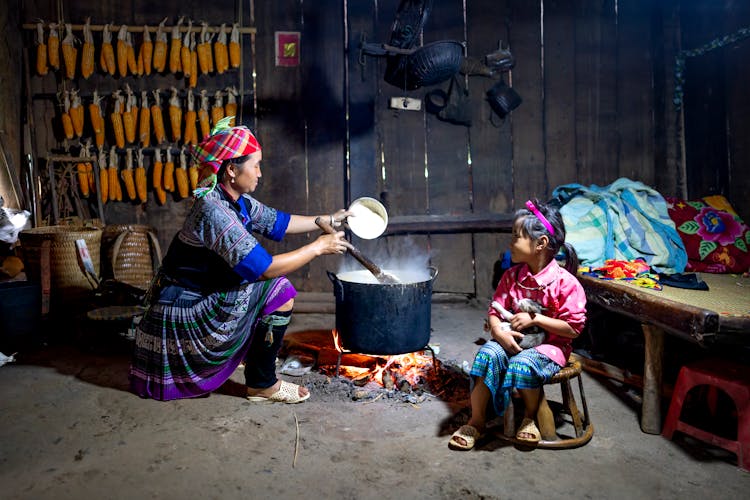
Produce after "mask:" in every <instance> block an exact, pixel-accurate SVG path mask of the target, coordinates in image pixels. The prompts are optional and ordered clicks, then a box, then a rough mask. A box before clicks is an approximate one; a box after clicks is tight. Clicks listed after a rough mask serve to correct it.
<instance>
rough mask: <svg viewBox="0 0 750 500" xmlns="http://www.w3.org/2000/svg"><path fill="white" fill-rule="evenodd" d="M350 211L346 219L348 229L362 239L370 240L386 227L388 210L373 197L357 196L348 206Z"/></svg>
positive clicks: (381, 232)
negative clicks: (350, 213)
mask: <svg viewBox="0 0 750 500" xmlns="http://www.w3.org/2000/svg"><path fill="white" fill-rule="evenodd" d="M349 211H350V212H352V215H350V216H349V217H348V218H347V219H346V223H347V224H348V225H349V229H351V230H352V232H353V233H354V234H356V235H357V236H359V237H360V238H362V239H363V240H372V239H375V238H377V237H378V236H380V235H381V234H383V233H384V232H385V228H386V227H388V212H387V211H386V210H385V207H384V206H383V204H382V203H380V202H379V201H378V200H376V199H375V198H368V197H363V198H357V199H356V200H354V201H353V202H352V204H351V205H350V206H349Z"/></svg>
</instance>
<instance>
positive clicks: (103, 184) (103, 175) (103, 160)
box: [98, 148, 109, 203]
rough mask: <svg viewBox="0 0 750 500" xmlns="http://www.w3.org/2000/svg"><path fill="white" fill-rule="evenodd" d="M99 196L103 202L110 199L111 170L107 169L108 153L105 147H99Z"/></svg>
mask: <svg viewBox="0 0 750 500" xmlns="http://www.w3.org/2000/svg"><path fill="white" fill-rule="evenodd" d="M98 157H99V159H98V160H99V161H98V163H99V189H100V193H99V198H101V200H102V203H107V201H108V200H109V172H108V170H107V155H106V153H105V152H104V149H102V148H99V155H98Z"/></svg>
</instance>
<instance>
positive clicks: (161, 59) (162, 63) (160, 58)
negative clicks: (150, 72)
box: [144, 17, 167, 73]
mask: <svg viewBox="0 0 750 500" xmlns="http://www.w3.org/2000/svg"><path fill="white" fill-rule="evenodd" d="M166 22H167V18H166V17H165V18H164V19H163V20H162V22H160V23H159V27H158V28H156V37H155V38H156V41H155V42H154V57H153V63H154V71H157V72H159V73H161V72H162V71H164V68H165V67H166V65H167V32H166V29H165V28H164V23H166ZM144 64H145V61H144Z"/></svg>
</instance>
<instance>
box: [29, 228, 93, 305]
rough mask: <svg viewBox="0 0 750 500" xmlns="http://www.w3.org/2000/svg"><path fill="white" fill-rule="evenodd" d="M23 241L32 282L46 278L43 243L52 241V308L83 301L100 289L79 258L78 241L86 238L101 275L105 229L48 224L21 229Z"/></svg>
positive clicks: (90, 253) (87, 245) (38, 281)
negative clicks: (100, 264)
mask: <svg viewBox="0 0 750 500" xmlns="http://www.w3.org/2000/svg"><path fill="white" fill-rule="evenodd" d="M18 239H19V240H20V242H21V251H22V252H23V258H24V265H25V268H26V274H27V276H28V278H29V280H30V281H33V282H37V283H40V282H41V278H42V266H41V260H42V259H41V256H42V245H43V243H44V242H45V241H49V244H50V256H49V259H50V278H51V280H50V285H51V289H50V310H55V309H58V308H59V307H61V306H67V305H71V304H76V303H78V304H80V302H81V301H82V300H84V299H86V298H88V297H89V296H90V295H91V292H92V291H93V290H94V289H95V288H96V282H95V280H94V279H93V278H92V277H90V276H87V274H86V272H85V270H84V267H83V264H82V263H81V261H80V259H79V257H78V249H77V248H76V240H84V241H85V242H86V247H87V248H88V251H89V255H90V256H91V260H92V262H93V264H94V271H95V274H96V275H97V276H98V275H99V269H100V266H99V261H100V247H101V240H102V231H101V229H96V228H85V227H80V226H45V227H37V228H34V229H27V230H25V231H21V232H20V233H19V235H18Z"/></svg>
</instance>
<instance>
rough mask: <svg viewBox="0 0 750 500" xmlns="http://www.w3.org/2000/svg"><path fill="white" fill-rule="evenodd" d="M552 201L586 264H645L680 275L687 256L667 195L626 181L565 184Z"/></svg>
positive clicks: (569, 239)
mask: <svg viewBox="0 0 750 500" xmlns="http://www.w3.org/2000/svg"><path fill="white" fill-rule="evenodd" d="M552 197H553V198H557V199H559V201H560V202H561V204H562V207H561V209H560V213H561V214H562V217H563V222H564V223H565V229H566V231H567V237H566V241H567V242H569V243H570V244H572V245H573V247H574V248H575V249H576V253H577V254H578V257H579V259H580V260H581V264H582V265H586V266H592V267H599V266H602V265H603V264H604V261H605V260H607V259H616V260H634V259H637V258H641V259H643V260H645V261H646V262H647V263H648V264H649V265H650V266H651V267H652V268H653V269H654V270H656V271H658V272H660V273H665V274H676V273H681V272H683V271H684V270H685V265H686V264H687V253H686V252H685V245H684V244H683V243H682V240H681V239H680V236H679V234H678V233H677V229H676V228H675V225H674V222H672V219H670V218H669V214H668V212H667V204H666V201H665V200H664V197H663V196H662V195H661V194H659V193H658V192H657V191H655V190H654V189H651V188H650V187H648V186H646V185H645V184H643V183H641V182H638V181H632V180H630V179H626V178H621V179H617V180H616V181H615V182H613V183H612V184H610V185H608V186H604V187H599V186H597V185H595V184H594V185H591V186H589V187H585V186H582V185H580V184H566V185H563V186H559V187H557V188H556V189H555V190H554V191H553V192H552Z"/></svg>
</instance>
